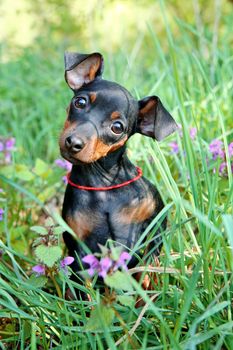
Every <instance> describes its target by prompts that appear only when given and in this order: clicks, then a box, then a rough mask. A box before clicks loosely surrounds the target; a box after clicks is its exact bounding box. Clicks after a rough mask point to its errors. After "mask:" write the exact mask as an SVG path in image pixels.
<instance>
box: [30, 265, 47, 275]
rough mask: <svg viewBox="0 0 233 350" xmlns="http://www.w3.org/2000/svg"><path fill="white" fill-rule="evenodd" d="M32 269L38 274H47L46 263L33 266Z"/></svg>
mask: <svg viewBox="0 0 233 350" xmlns="http://www.w3.org/2000/svg"><path fill="white" fill-rule="evenodd" d="M32 271H34V272H35V273H36V276H41V275H45V266H44V265H36V266H33V268H32Z"/></svg>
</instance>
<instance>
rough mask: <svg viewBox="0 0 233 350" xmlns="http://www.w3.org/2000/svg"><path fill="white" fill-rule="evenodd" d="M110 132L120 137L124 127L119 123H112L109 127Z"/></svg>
mask: <svg viewBox="0 0 233 350" xmlns="http://www.w3.org/2000/svg"><path fill="white" fill-rule="evenodd" d="M111 130H112V132H114V134H117V135H120V134H122V132H123V131H124V126H123V124H122V123H121V122H114V123H113V124H112V126H111Z"/></svg>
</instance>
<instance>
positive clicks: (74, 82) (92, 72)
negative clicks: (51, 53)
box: [65, 52, 104, 90]
mask: <svg viewBox="0 0 233 350" xmlns="http://www.w3.org/2000/svg"><path fill="white" fill-rule="evenodd" d="M103 67H104V60H103V56H102V55H101V54H100V53H98V52H95V53H92V54H89V55H86V54H80V53H76V52H65V79H66V82H67V84H68V85H69V87H70V88H71V89H72V90H78V89H80V88H81V87H82V86H83V85H84V84H88V83H90V82H91V81H93V80H94V79H96V78H97V77H100V76H101V75H102V72H103Z"/></svg>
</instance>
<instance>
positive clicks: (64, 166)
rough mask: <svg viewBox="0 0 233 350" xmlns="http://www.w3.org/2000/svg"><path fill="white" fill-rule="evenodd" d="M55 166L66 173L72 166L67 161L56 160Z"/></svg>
mask: <svg viewBox="0 0 233 350" xmlns="http://www.w3.org/2000/svg"><path fill="white" fill-rule="evenodd" d="M55 164H56V165H57V166H59V167H60V168H62V169H65V170H67V171H71V168H72V164H71V163H70V162H68V160H62V159H56V160H55Z"/></svg>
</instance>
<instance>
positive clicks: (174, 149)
mask: <svg viewBox="0 0 233 350" xmlns="http://www.w3.org/2000/svg"><path fill="white" fill-rule="evenodd" d="M169 146H170V147H171V152H172V153H174V154H177V153H179V146H178V144H177V142H170V143H169Z"/></svg>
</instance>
